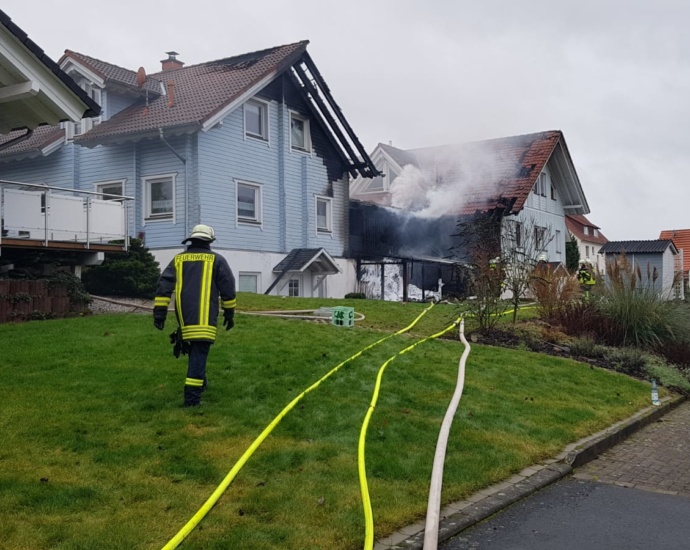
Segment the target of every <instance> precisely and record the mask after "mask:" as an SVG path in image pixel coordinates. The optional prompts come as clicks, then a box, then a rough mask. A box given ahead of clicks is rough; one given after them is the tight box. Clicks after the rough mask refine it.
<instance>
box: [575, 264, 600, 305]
mask: <svg viewBox="0 0 690 550" xmlns="http://www.w3.org/2000/svg"><path fill="white" fill-rule="evenodd" d="M577 281H578V282H579V283H580V288H581V289H582V293H583V296H584V299H585V300H589V293H590V291H591V290H592V287H593V285H595V284H597V281H596V279H595V278H594V274H593V273H592V266H591V264H589V263H588V262H580V269H579V270H578V271H577Z"/></svg>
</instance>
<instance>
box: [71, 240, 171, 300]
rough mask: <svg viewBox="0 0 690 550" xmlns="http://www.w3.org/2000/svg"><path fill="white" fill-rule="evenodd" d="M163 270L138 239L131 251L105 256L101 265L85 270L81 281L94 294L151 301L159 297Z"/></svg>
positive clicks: (133, 242) (132, 244)
mask: <svg viewBox="0 0 690 550" xmlns="http://www.w3.org/2000/svg"><path fill="white" fill-rule="evenodd" d="M159 277H160V267H159V265H158V262H157V261H156V258H154V256H153V254H151V252H149V249H148V248H146V247H145V246H144V245H143V244H142V242H141V241H140V240H139V239H132V240H131V243H130V247H129V250H128V251H127V252H120V253H115V254H111V255H108V256H106V259H105V260H104V261H103V263H102V264H101V265H97V266H93V267H90V268H88V269H87V270H84V273H83V275H82V281H83V283H84V286H85V287H86V289H87V290H88V291H89V292H90V293H91V294H101V295H108V296H127V297H129V298H152V297H153V296H154V294H155V293H156V286H157V283H158V278H159Z"/></svg>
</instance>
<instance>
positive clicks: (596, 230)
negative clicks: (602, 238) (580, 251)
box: [594, 227, 599, 237]
mask: <svg viewBox="0 0 690 550" xmlns="http://www.w3.org/2000/svg"><path fill="white" fill-rule="evenodd" d="M594 236H595V237H598V236H599V230H598V229H597V228H596V227H595V228H594Z"/></svg>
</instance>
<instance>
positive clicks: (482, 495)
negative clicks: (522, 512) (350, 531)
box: [374, 396, 686, 550]
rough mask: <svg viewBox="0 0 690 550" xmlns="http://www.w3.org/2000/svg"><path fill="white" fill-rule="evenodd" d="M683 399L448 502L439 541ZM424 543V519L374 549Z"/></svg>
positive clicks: (414, 547) (409, 548) (402, 549)
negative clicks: (506, 478) (467, 496)
mask: <svg viewBox="0 0 690 550" xmlns="http://www.w3.org/2000/svg"><path fill="white" fill-rule="evenodd" d="M685 400H686V397H685V396H675V397H666V398H665V399H663V400H662V404H661V405H660V406H657V407H655V406H650V407H647V408H646V409H643V410H641V411H639V412H637V413H636V414H634V415H632V416H631V417H629V418H627V419H625V420H623V421H621V422H618V423H616V424H614V425H612V426H610V427H608V428H606V429H605V430H602V431H601V432H599V433H596V434H594V435H592V436H589V437H586V438H584V439H581V440H580V441H577V442H575V443H572V444H570V445H568V446H566V448H565V449H564V450H563V452H561V453H560V454H559V455H558V456H556V457H554V458H553V459H550V460H546V461H544V462H543V463H542V464H537V465H534V466H532V467H530V468H525V469H524V470H523V471H522V472H520V473H519V474H517V475H514V476H513V477H511V478H510V479H508V480H506V481H504V482H503V483H498V484H496V485H493V486H491V487H487V488H486V489H482V490H481V491H479V492H477V493H475V494H474V495H472V496H470V497H469V498H468V499H467V500H464V501H460V502H454V503H452V504H449V505H448V506H446V507H445V508H444V509H443V510H441V518H442V519H441V522H440V526H439V533H438V541H439V543H440V542H442V541H445V540H448V539H449V538H451V537H453V536H455V535H457V534H458V533H460V532H461V531H463V530H465V529H467V528H468V527H472V526H473V525H475V524H476V523H479V522H480V521H483V520H485V519H487V518H488V517H489V516H492V515H493V514H495V513H496V512H498V511H500V510H503V509H504V508H507V507H508V506H510V505H511V504H513V503H515V502H517V501H519V500H521V499H523V498H525V497H527V496H529V495H531V494H532V493H534V492H535V491H538V490H539V489H542V488H544V487H546V486H547V485H550V484H551V483H554V482H556V481H558V480H559V479H562V478H563V477H565V476H567V475H568V474H570V473H571V472H572V471H573V470H574V469H575V468H579V467H580V466H582V465H584V464H587V463H588V462H590V461H592V460H594V459H595V458H597V456H599V455H600V454H601V453H603V452H604V451H607V450H608V449H610V448H611V447H613V446H614V445H617V444H618V443H620V442H621V441H623V440H624V439H626V438H627V437H629V436H630V435H632V434H633V433H634V432H636V431H638V430H639V429H641V428H643V427H645V426H647V425H648V424H651V423H652V422H654V421H656V420H658V419H659V418H660V417H662V416H663V415H665V414H667V413H669V412H671V411H672V410H673V409H675V408H676V407H677V406H678V405H680V404H681V403H683V402H684V401H685ZM423 546H424V523H423V522H421V523H416V524H414V525H410V526H408V527H405V528H403V529H401V530H400V531H398V532H396V533H393V534H392V535H390V536H389V537H386V538H384V539H381V540H380V541H378V542H377V543H376V545H375V547H374V550H421V549H422V548H423Z"/></svg>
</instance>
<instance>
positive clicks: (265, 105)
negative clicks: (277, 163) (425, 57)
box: [242, 98, 271, 143]
mask: <svg viewBox="0 0 690 550" xmlns="http://www.w3.org/2000/svg"><path fill="white" fill-rule="evenodd" d="M247 105H256V106H258V107H259V109H261V111H262V113H263V115H264V116H263V120H262V123H261V135H258V134H253V133H250V132H249V131H248V130H247ZM269 109H270V103H269V102H268V101H263V100H261V99H257V98H252V99H250V100H249V101H247V102H246V103H245V104H244V105H243V106H242V115H243V116H242V120H243V123H244V139H253V140H257V141H261V142H264V143H269V141H270V135H269V129H270V126H271V125H270V124H269V122H268V121H269V114H270V111H269Z"/></svg>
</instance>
